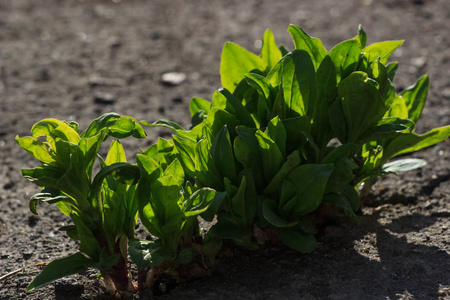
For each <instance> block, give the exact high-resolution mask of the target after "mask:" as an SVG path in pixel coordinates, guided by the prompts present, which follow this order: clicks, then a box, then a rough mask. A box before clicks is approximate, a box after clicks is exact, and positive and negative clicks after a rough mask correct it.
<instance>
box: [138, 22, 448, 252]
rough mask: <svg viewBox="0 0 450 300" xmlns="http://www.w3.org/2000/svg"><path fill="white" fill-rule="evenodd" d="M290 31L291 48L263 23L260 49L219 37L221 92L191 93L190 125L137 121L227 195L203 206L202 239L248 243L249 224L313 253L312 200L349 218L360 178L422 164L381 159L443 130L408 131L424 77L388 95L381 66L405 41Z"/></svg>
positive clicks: (391, 69)
mask: <svg viewBox="0 0 450 300" xmlns="http://www.w3.org/2000/svg"><path fill="white" fill-rule="evenodd" d="M288 31H289V33H290V34H291V36H292V38H293V40H294V45H295V50H294V51H292V52H288V51H287V50H286V48H284V47H278V46H277V45H276V42H275V39H274V37H273V34H272V32H271V31H270V30H267V31H266V32H265V34H264V37H263V45H262V49H261V53H260V55H259V56H257V55H255V54H253V53H251V52H249V51H247V50H245V49H244V48H242V47H240V46H238V45H236V44H233V43H226V44H225V46H224V49H223V52H222V61H221V67H220V73H221V79H222V85H223V88H221V89H219V90H218V91H216V92H215V93H214V95H213V97H212V101H211V102H210V101H207V100H204V99H200V98H193V99H192V101H191V104H190V110H191V114H192V125H191V130H190V131H186V130H184V129H183V128H182V127H181V126H179V125H177V124H175V123H173V122H167V121H158V122H155V123H153V124H149V123H146V122H144V123H143V124H145V125H151V126H165V127H168V128H171V129H172V130H173V131H174V133H175V134H174V147H175V149H176V151H177V152H178V153H179V158H180V162H181V165H182V166H183V168H184V169H185V173H186V175H187V177H188V178H189V179H190V180H196V181H197V182H198V183H199V186H204V187H212V188H214V189H216V190H217V191H224V192H226V194H227V196H226V198H225V199H224V200H223V201H222V202H221V203H215V205H211V210H213V209H214V210H213V212H214V213H216V214H217V220H218V222H217V224H215V225H214V226H213V227H212V229H211V235H212V236H214V237H215V238H221V239H231V240H233V241H234V242H235V243H236V244H238V245H244V246H246V247H250V248H253V247H255V240H256V235H255V232H254V229H255V228H256V227H255V225H257V227H259V228H262V229H264V230H267V229H269V228H273V229H275V230H276V231H277V232H278V234H279V237H280V238H281V240H282V241H283V242H285V243H286V244H287V245H288V246H290V247H292V248H294V249H297V250H299V251H311V250H312V249H314V247H315V239H314V233H315V226H314V215H315V214H316V212H317V210H318V208H319V206H321V204H322V203H331V204H334V205H337V206H339V207H341V208H342V209H343V210H344V211H345V212H346V214H348V215H349V216H350V217H353V218H354V217H355V212H356V211H357V210H358V209H359V206H360V205H359V195H358V192H357V189H358V186H360V185H361V184H362V183H366V185H365V187H366V188H367V187H370V186H371V185H372V184H373V183H374V182H375V180H376V179H377V178H378V177H380V176H382V175H384V174H387V173H390V172H396V171H403V170H410V169H412V168H416V167H420V166H422V165H423V164H424V161H421V160H417V159H416V160H413V159H406V160H401V161H397V162H393V163H388V161H389V160H390V159H391V158H393V157H395V156H398V155H400V154H404V153H408V152H412V151H416V150H419V149H422V148H424V147H428V146H431V145H434V144H436V143H438V142H440V141H443V140H444V139H446V138H448V137H449V135H450V126H445V127H441V128H435V129H433V130H431V131H430V132H428V133H426V134H423V135H418V134H416V133H414V128H415V123H416V122H417V120H418V118H419V117H420V114H421V111H422V109H423V107H424V105H425V100H426V94H427V91H428V78H427V76H424V77H422V78H421V79H419V81H418V82H417V83H416V84H415V85H413V86H412V87H410V88H407V89H406V90H405V91H403V92H402V93H400V94H396V92H395V88H394V86H393V84H392V81H393V79H394V75H395V71H396V69H397V63H391V64H386V63H387V61H388V58H389V56H390V55H391V54H392V53H393V52H394V51H395V49H396V48H397V47H399V46H400V45H401V44H402V43H403V41H386V42H380V43H375V44H371V45H369V46H366V41H367V36H366V34H365V32H364V30H363V29H362V28H361V27H360V28H359V31H358V35H357V36H356V37H354V38H353V39H350V40H347V41H344V42H341V43H339V44H338V45H336V46H335V47H333V48H332V49H331V50H330V51H327V50H326V49H325V47H324V46H323V44H322V42H321V41H320V40H319V39H317V38H313V37H311V36H309V35H308V34H306V33H305V32H304V31H303V30H302V29H301V28H299V27H296V26H294V25H291V26H290V27H289V29H288ZM218 206H219V208H218V209H217V207H218Z"/></svg>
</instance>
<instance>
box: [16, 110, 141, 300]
mask: <svg viewBox="0 0 450 300" xmlns="http://www.w3.org/2000/svg"><path fill="white" fill-rule="evenodd" d="M128 136H134V137H136V138H144V137H145V136H146V134H145V132H144V131H143V129H142V127H141V126H140V125H139V123H138V122H137V121H136V120H135V119H133V118H131V117H127V116H119V115H117V114H113V113H110V114H105V115H103V116H101V117H100V118H98V119H96V120H94V121H93V122H92V123H91V124H90V125H89V127H88V129H86V130H85V131H84V132H83V133H82V134H81V135H80V134H79V130H78V124H76V123H75V122H65V121H59V120H56V119H45V120H42V121H40V122H38V123H36V124H35V125H34V126H33V128H32V129H31V136H27V137H22V138H19V137H17V138H16V140H17V143H18V144H19V145H20V146H21V147H22V148H23V149H24V150H25V151H27V152H28V153H30V154H31V155H32V156H33V157H35V158H36V159H38V160H39V161H40V162H41V165H40V166H38V167H36V168H33V169H23V170H22V174H23V176H24V177H25V178H27V179H28V180H30V181H31V182H33V183H34V184H36V185H38V186H39V187H41V188H42V191H41V192H39V193H37V194H36V195H34V196H33V197H32V198H31V200H30V210H31V211H32V212H33V213H34V214H37V210H36V207H37V205H38V203H39V202H46V203H49V204H56V206H57V207H58V208H59V210H60V211H61V212H62V213H64V214H65V215H67V216H69V217H70V218H71V219H72V221H73V225H69V226H63V227H62V228H60V230H63V231H66V232H67V234H68V235H69V236H70V237H71V238H72V239H74V240H78V241H79V242H80V248H79V251H78V252H77V253H75V254H73V255H70V256H68V257H65V258H62V259H57V260H55V261H53V262H51V263H50V264H49V265H47V266H46V267H45V268H44V270H43V271H42V272H41V273H40V274H39V275H38V276H37V277H36V278H35V279H34V280H33V281H32V282H31V283H30V285H29V286H28V290H32V289H35V288H38V287H41V286H43V285H45V284H47V283H49V282H51V281H53V280H56V279H58V278H61V277H65V276H68V275H71V274H74V273H79V272H82V271H84V270H86V269H87V268H95V269H98V270H99V271H100V274H101V276H102V277H103V279H104V280H105V282H106V283H107V284H106V286H107V288H108V289H109V292H111V293H112V294H114V293H115V292H116V290H117V291H119V292H121V293H122V292H129V293H131V292H134V287H133V285H132V282H131V278H130V276H129V272H128V265H127V252H128V251H127V240H128V239H133V238H134V226H135V225H136V217H137V209H138V205H137V202H136V200H135V197H134V195H135V192H136V183H137V182H138V180H139V176H140V171H139V168H138V167H137V166H136V165H130V164H128V163H126V158H125V152H124V149H123V147H122V145H121V144H120V142H119V141H117V140H113V141H112V143H111V146H110V148H109V152H108V155H107V157H106V159H102V158H101V156H100V155H99V154H98V152H99V149H100V145H101V143H103V142H104V141H105V140H106V139H107V138H108V137H113V138H116V139H122V138H125V137H128ZM42 137H43V138H44V141H43V140H42ZM96 159H98V160H99V162H100V166H99V167H100V169H99V171H98V172H97V173H96V174H93V170H94V168H95V166H94V165H95V161H96Z"/></svg>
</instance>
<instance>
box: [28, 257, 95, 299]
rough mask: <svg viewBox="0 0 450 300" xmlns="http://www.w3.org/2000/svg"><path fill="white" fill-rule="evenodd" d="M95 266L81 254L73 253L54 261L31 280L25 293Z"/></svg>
mask: <svg viewBox="0 0 450 300" xmlns="http://www.w3.org/2000/svg"><path fill="white" fill-rule="evenodd" d="M95 266H96V264H95V262H94V261H92V260H91V259H89V258H87V257H86V256H84V255H83V254H81V253H75V254H73V255H70V256H68V257H65V258H61V259H57V260H54V261H52V262H51V263H49V264H48V265H47V266H46V267H45V268H44V270H42V272H41V273H40V274H39V275H38V276H36V278H34V279H33V281H32V282H31V283H30V284H29V285H28V287H27V292H29V291H32V290H34V289H37V288H40V287H42V286H45V285H47V284H49V283H50V282H52V281H54V280H56V279H59V278H63V277H66V276H69V275H72V274H76V273H80V272H83V271H85V270H87V269H88V268H91V267H95Z"/></svg>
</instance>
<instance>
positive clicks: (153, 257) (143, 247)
mask: <svg viewBox="0 0 450 300" xmlns="http://www.w3.org/2000/svg"><path fill="white" fill-rule="evenodd" d="M128 250H129V253H130V257H131V259H132V260H133V262H134V263H136V265H137V267H138V268H139V269H145V268H146V267H149V266H152V267H156V266H159V265H161V264H162V263H164V262H165V261H168V260H173V259H175V256H176V253H173V252H172V251H170V250H169V249H165V248H164V247H163V246H162V245H161V243H160V242H159V241H158V240H157V241H147V240H138V239H135V240H130V241H129V242H128Z"/></svg>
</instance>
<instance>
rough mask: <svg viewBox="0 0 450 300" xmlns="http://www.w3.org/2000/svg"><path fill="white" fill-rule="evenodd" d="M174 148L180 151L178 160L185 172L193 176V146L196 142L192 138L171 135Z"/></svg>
mask: <svg viewBox="0 0 450 300" xmlns="http://www.w3.org/2000/svg"><path fill="white" fill-rule="evenodd" d="M173 143H174V144H175V148H176V149H177V151H178V152H179V153H180V161H181V164H182V165H183V169H184V171H185V172H186V174H187V175H188V176H189V177H191V178H194V177H195V147H196V143H195V142H194V141H192V140H188V139H185V138H181V137H178V136H176V135H174V136H173Z"/></svg>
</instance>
